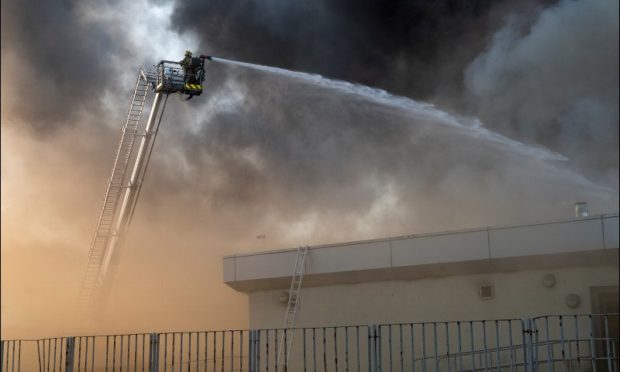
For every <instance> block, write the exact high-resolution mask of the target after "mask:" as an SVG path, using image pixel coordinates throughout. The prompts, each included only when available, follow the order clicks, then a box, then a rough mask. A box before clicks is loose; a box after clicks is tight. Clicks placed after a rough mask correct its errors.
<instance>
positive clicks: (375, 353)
mask: <svg viewBox="0 0 620 372" xmlns="http://www.w3.org/2000/svg"><path fill="white" fill-rule="evenodd" d="M368 370H369V372H381V335H380V331H379V330H378V327H377V326H376V325H369V326H368Z"/></svg>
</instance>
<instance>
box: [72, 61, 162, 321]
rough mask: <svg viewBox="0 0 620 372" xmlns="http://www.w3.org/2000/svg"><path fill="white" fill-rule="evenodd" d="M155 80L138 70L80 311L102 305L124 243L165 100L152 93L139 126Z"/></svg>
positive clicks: (97, 231) (94, 240) (90, 254)
mask: <svg viewBox="0 0 620 372" xmlns="http://www.w3.org/2000/svg"><path fill="white" fill-rule="evenodd" d="M155 81H156V77H155V75H154V74H150V73H147V72H146V71H144V70H143V69H141V70H140V72H139V74H138V78H137V81H136V86H135V89H134V92H133V95H132V98H131V102H130V104H129V111H128V113H127V119H126V121H125V125H124V126H123V134H122V137H121V141H120V143H119V145H118V150H117V152H116V158H115V160H114V166H113V167H112V174H111V176H110V179H109V181H108V186H107V189H106V193H105V197H104V202H103V207H102V209H101V213H100V215H99V220H98V222H97V228H96V231H95V236H94V238H93V240H92V242H91V246H90V251H89V254H88V263H87V267H86V272H85V274H84V278H83V281H82V287H81V289H80V294H79V303H78V306H79V310H80V311H82V312H86V311H89V310H91V308H92V307H93V306H95V305H97V306H100V305H103V301H104V300H105V297H106V296H107V292H108V290H109V284H110V282H111V277H112V276H113V275H114V272H115V269H116V265H117V264H118V259H119V256H120V252H121V247H122V240H123V238H124V235H125V233H126V232H127V229H128V227H129V224H130V223H131V219H132V216H133V212H134V210H135V206H136V202H137V199H138V195H139V193H140V189H141V185H142V180H143V178H144V175H145V172H146V168H147V166H148V162H149V159H150V156H151V151H152V149H153V144H154V143H155V138H156V135H157V131H158V129H159V124H160V123H161V118H162V115H163V111H164V108H165V104H166V101H167V98H168V95H167V94H165V95H164V94H162V93H156V94H155V98H154V100H153V104H152V106H151V111H150V114H149V118H148V121H147V122H146V124H141V121H140V119H141V117H142V113H143V112H144V110H145V106H146V101H147V97H148V95H149V91H150V90H151V89H152V88H153V86H154V82H155Z"/></svg>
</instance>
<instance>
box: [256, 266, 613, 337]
mask: <svg viewBox="0 0 620 372" xmlns="http://www.w3.org/2000/svg"><path fill="white" fill-rule="evenodd" d="M547 273H552V274H554V275H555V277H556V284H555V286H554V287H552V288H546V287H544V286H543V285H542V278H543V276H544V275H545V274H547ZM482 282H489V283H493V284H494V286H495V298H494V299H492V300H481V299H480V298H479V296H478V288H479V284H480V283H482ZM610 285H618V266H617V262H610V263H609V264H608V265H604V266H592V267H575V268H561V269H547V270H524V271H514V272H496V273H488V274H474V275H456V276H448V277H438V278H428V279H417V280H403V281H400V280H399V281H382V282H374V283H358V284H348V285H347V284H344V285H343V284H339V285H328V286H320V287H306V288H304V289H303V290H302V300H301V309H300V311H299V313H298V318H297V319H298V321H297V326H300V327H301V326H327V325H354V324H377V323H397V322H412V321H416V322H417V321H442V320H473V319H499V318H515V317H516V318H521V317H527V316H536V315H545V314H576V313H589V312H591V301H590V287H597V286H610ZM281 292H282V290H268V291H258V292H253V293H250V295H249V297H250V326H251V327H252V328H261V327H281V326H282V323H283V321H284V312H285V309H286V306H285V305H283V304H281V303H280V302H279V296H280V294H281ZM569 293H576V294H578V295H579V296H580V298H581V303H580V305H579V307H577V308H576V309H571V308H569V307H568V306H567V305H566V302H565V298H566V295H567V294H569Z"/></svg>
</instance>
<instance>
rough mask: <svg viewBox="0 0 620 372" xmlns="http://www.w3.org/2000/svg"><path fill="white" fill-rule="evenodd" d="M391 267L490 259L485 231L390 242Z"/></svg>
mask: <svg viewBox="0 0 620 372" xmlns="http://www.w3.org/2000/svg"><path fill="white" fill-rule="evenodd" d="M391 244H392V266H394V267H398V266H413V265H424V264H432V263H441V262H456V261H473V260H482V259H488V258H489V245H488V242H487V233H486V231H474V232H467V233H455V234H445V235H439V236H426V237H417V238H415V237H414V238H408V239H397V240H392V242H391Z"/></svg>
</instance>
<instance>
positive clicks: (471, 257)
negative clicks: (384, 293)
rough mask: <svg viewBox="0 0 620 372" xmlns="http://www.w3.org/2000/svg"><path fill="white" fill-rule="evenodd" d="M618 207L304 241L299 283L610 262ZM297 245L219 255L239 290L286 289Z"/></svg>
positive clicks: (615, 248)
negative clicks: (546, 218)
mask: <svg viewBox="0 0 620 372" xmlns="http://www.w3.org/2000/svg"><path fill="white" fill-rule="evenodd" d="M618 222H619V218H618V214H617V213H615V214H605V215H596V216H588V217H582V218H573V219H567V220H560V221H550V222H542V223H532V224H521V225H512V226H494V227H484V228H477V229H468V230H459V231H445V232H439V233H430V234H415V235H404V236H396V237H388V238H382V239H372V240H363V241H355V242H344V243H336V244H325V245H317V246H311V247H309V250H308V255H307V256H306V274H305V277H304V286H321V285H332V284H345V283H359V282H369V281H384V280H411V279H416V278H423V277H434V276H448V275H459V274H468V273H480V272H493V271H511V270H518V269H519V268H522V267H523V266H524V265H527V267H528V268H531V269H536V268H551V267H565V266H571V265H578V266H583V265H600V264H609V262H610V261H609V260H610V259H611V260H614V261H613V262H616V263H617V258H616V257H617V255H618V245H619V244H618V240H619V239H618ZM296 252H297V248H286V249H281V250H272V251H263V252H256V253H248V254H240V255H231V256H225V257H224V259H223V261H224V262H223V264H224V282H225V283H226V284H228V285H229V286H231V287H232V288H234V289H236V290H239V291H242V292H253V291H258V290H267V289H277V288H288V287H289V286H290V277H291V273H292V271H293V267H294V265H295V259H296Z"/></svg>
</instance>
